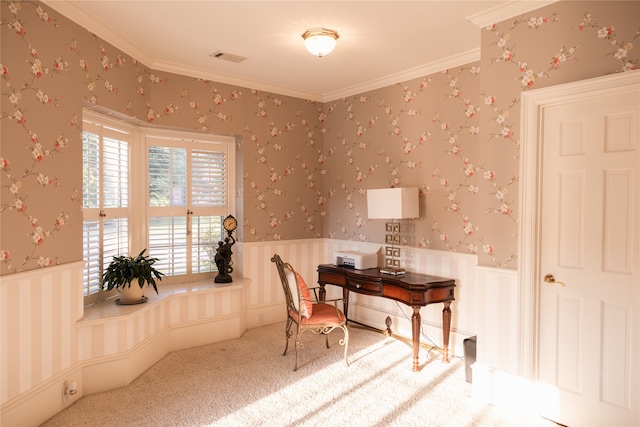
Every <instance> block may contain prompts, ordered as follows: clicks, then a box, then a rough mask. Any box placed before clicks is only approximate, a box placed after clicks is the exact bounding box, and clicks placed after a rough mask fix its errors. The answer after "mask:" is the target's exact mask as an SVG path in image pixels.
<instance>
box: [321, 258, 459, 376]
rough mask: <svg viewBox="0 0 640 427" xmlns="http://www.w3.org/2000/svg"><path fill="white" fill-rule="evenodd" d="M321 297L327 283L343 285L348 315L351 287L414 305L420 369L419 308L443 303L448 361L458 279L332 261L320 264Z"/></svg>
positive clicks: (415, 360) (413, 324) (415, 355)
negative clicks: (392, 272) (388, 271)
mask: <svg viewBox="0 0 640 427" xmlns="http://www.w3.org/2000/svg"><path fill="white" fill-rule="evenodd" d="M318 284H319V285H320V288H321V289H320V299H324V298H325V295H326V291H325V289H324V287H325V285H335V286H340V287H341V288H342V292H343V298H344V300H345V306H344V314H345V316H347V319H348V318H349V314H348V310H349V291H353V292H356V293H359V294H365V295H371V296H378V297H382V298H388V299H392V300H395V301H399V302H402V303H404V304H406V305H408V306H410V307H411V308H412V309H413V315H412V316H411V332H412V339H413V370H414V371H419V370H420V368H419V366H420V364H419V361H418V351H419V349H420V323H421V317H420V308H422V307H424V306H425V305H429V304H434V303H443V304H444V308H443V309H442V338H443V339H442V343H443V344H442V346H443V350H444V352H443V355H442V360H443V361H444V362H448V361H449V332H450V330H451V303H452V302H453V301H454V300H455V298H454V295H453V291H454V288H455V286H456V285H455V280H453V279H447V278H444V277H437V276H430V275H427V274H419V273H405V274H403V275H401V276H391V275H388V274H383V273H381V272H380V269H379V268H369V269H366V270H355V269H352V268H345V267H339V266H336V265H333V264H321V265H319V266H318Z"/></svg>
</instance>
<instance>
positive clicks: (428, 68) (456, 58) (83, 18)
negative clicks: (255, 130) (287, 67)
mask: <svg viewBox="0 0 640 427" xmlns="http://www.w3.org/2000/svg"><path fill="white" fill-rule="evenodd" d="M41 1H42V3H44V4H45V5H47V6H49V7H51V8H52V9H54V10H55V11H56V12H58V13H60V14H62V15H64V16H65V17H66V18H68V19H70V20H71V21H73V22H75V23H76V24H78V25H80V26H82V27H83V28H85V29H86V30H87V31H89V32H91V33H93V34H95V35H96V36H98V37H100V38H101V39H103V40H105V41H106V42H108V43H110V44H112V45H114V46H115V47H116V48H118V49H120V50H121V51H123V52H125V53H126V54H127V55H129V56H131V57H133V58H135V59H136V60H137V61H139V62H140V63H142V64H143V65H145V66H147V67H149V68H151V69H153V70H156V71H165V72H169V73H175V74H180V75H185V76H190V77H195V78H202V79H206V80H211V81H216V82H220V83H225V84H230V85H234V86H240V87H246V88H251V89H257V90H261V91H265V92H272V93H277V94H280V95H286V96H292V97H295V98H302V99H306V100H310V101H317V102H329V101H333V100H336V99H340V98H344V97H348V96H352V95H357V94H359V93H363V92H368V91H371V90H375V89H380V88H383V87H386V86H390V85H394V84H397V83H400V82H403V81H408V80H412V79H416V78H420V77H423V76H426V75H428V74H432V73H437V72H440V71H443V70H446V69H448V68H453V67H457V66H461V65H464V64H468V63H470V62H475V61H478V60H480V49H479V48H478V49H472V50H469V51H467V52H463V53H461V54H457V55H453V56H450V57H447V58H443V59H440V60H437V61H434V62H431V63H428V64H424V65H420V66H418V67H415V68H412V69H409V70H406V71H402V72H400V73H395V74H391V75H387V76H384V77H381V78H379V79H374V80H370V81H368V82H364V83H361V84H357V85H353V86H349V87H346V88H343V89H339V90H336V91H332V92H327V93H316V92H306V91H300V90H296V89H293V88H290V87H283V86H278V85H273V84H269V83H267V82H263V81H256V80H252V79H243V78H239V77H237V76H230V75H224V74H216V73H211V71H210V70H204V69H198V68H192V67H185V66H183V65H181V64H176V63H172V62H163V61H158V60H157V59H156V58H153V57H151V56H149V55H148V54H147V53H146V52H145V51H144V50H142V49H140V48H139V47H138V46H136V45H135V44H134V43H132V42H131V41H130V40H128V39H126V38H124V37H122V36H120V35H119V34H118V33H116V32H114V31H112V30H111V29H110V28H108V27H107V26H105V25H103V24H102V23H101V22H100V21H99V20H97V19H95V18H93V17H91V16H89V15H87V14H86V13H84V12H83V11H82V10H81V9H79V8H78V7H76V6H75V5H74V4H72V3H70V2H68V1H64V0H41ZM555 1H557V0H513V1H509V2H507V3H505V4H503V5H500V6H497V7H494V8H492V9H489V10H487V11H485V12H482V13H478V14H475V15H472V16H470V17H468V18H467V19H469V20H470V21H471V22H472V23H474V24H475V25H477V26H479V27H481V28H482V27H486V26H488V25H491V24H493V23H495V22H500V21H503V20H505V19H509V18H511V17H513V16H516V15H519V14H522V13H525V12H528V11H531V10H534V9H538V8H540V7H543V6H546V5H548V4H551V3H554V2H555Z"/></svg>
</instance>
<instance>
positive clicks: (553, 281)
mask: <svg viewBox="0 0 640 427" xmlns="http://www.w3.org/2000/svg"><path fill="white" fill-rule="evenodd" d="M543 280H544V281H545V282H547V283H550V284H552V285H553V284H556V285H560V286H564V283H563V282H556V278H555V276H554V275H553V274H545V275H544V279H543Z"/></svg>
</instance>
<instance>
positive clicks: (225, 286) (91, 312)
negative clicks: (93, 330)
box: [80, 278, 250, 323]
mask: <svg viewBox="0 0 640 427" xmlns="http://www.w3.org/2000/svg"><path fill="white" fill-rule="evenodd" d="M249 282H250V281H249V280H248V279H242V278H240V279H234V281H233V282H231V283H215V282H214V281H213V280H202V281H198V282H191V283H178V284H175V285H159V286H158V294H156V293H155V291H154V290H153V288H148V289H146V290H145V296H146V297H147V298H148V300H147V301H146V302H145V303H142V304H135V305H118V304H116V302H115V301H116V299H117V298H118V296H117V295H116V296H114V297H112V298H109V299H107V300H104V301H100V302H97V303H95V304H92V305H88V306H86V307H84V316H83V318H82V319H81V320H80V322H81V323H86V322H94V321H104V320H106V319H115V318H119V317H129V316H133V315H135V314H136V313H138V312H140V311H143V310H145V309H150V308H151V307H153V306H155V305H157V304H158V303H161V302H162V301H164V300H167V299H168V298H170V297H172V296H178V295H187V294H188V295H193V294H198V293H215V292H220V291H228V290H231V289H234V288H238V287H242V286H244V285H245V284H248V283H249Z"/></svg>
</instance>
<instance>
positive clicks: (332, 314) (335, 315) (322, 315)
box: [289, 303, 346, 325]
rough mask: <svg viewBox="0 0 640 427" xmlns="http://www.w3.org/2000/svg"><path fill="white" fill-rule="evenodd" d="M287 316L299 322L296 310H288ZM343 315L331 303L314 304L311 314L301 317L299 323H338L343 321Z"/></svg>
mask: <svg viewBox="0 0 640 427" xmlns="http://www.w3.org/2000/svg"><path fill="white" fill-rule="evenodd" d="M289 316H290V317H291V318H292V319H293V320H295V321H296V322H300V317H299V316H298V312H297V311H295V310H289ZM345 320H346V319H345V316H344V313H342V311H341V310H336V306H335V305H333V304H323V303H319V304H314V305H313V316H311V317H309V318H306V317H302V322H301V323H300V324H301V325H320V324H324V323H339V322H344V321H345Z"/></svg>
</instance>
